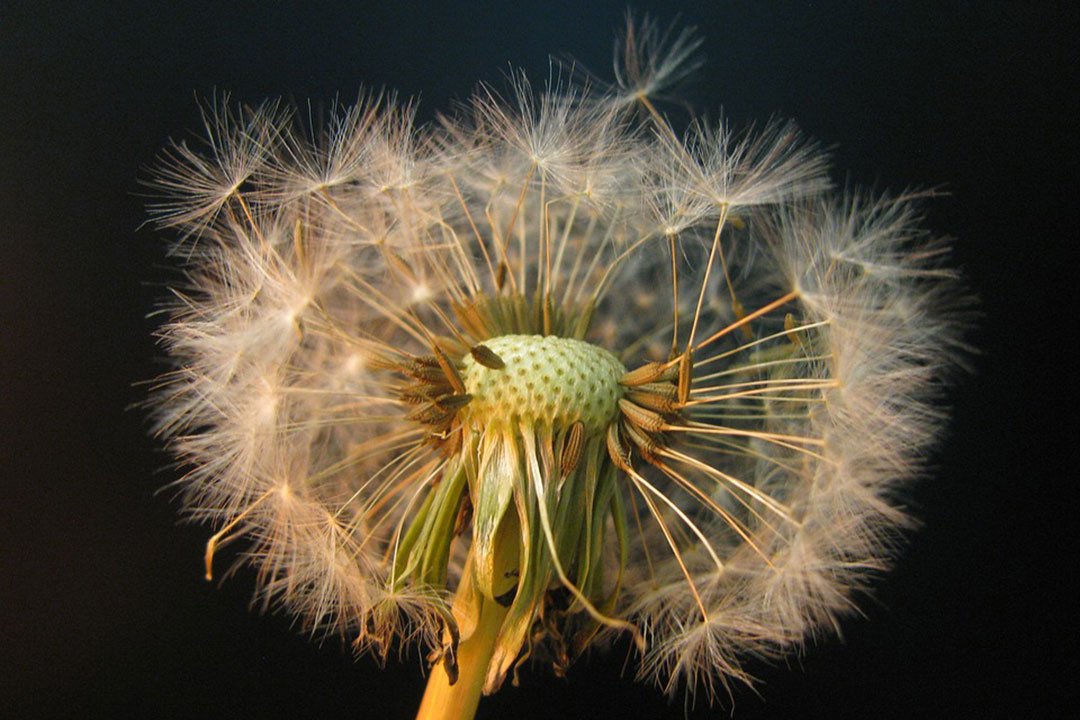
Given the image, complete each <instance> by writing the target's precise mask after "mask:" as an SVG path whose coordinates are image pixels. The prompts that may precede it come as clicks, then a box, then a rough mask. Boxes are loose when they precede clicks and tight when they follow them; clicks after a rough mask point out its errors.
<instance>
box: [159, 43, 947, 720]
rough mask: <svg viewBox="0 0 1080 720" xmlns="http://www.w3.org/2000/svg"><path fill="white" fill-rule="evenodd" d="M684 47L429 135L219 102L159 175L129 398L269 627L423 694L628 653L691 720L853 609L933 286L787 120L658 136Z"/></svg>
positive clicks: (916, 403) (879, 523)
mask: <svg viewBox="0 0 1080 720" xmlns="http://www.w3.org/2000/svg"><path fill="white" fill-rule="evenodd" d="M635 32H636V34H634V33H635ZM697 44H698V43H697V42H696V41H695V40H694V38H693V37H692V36H691V35H688V34H685V33H682V34H672V33H668V34H667V35H665V34H663V33H658V32H657V30H656V29H655V28H654V27H651V26H649V25H648V24H646V25H645V26H644V27H641V28H637V29H636V30H635V31H633V32H632V33H631V34H630V38H629V39H628V42H627V43H626V44H623V45H621V46H620V48H621V49H620V50H619V51H618V52H617V57H618V58H620V62H621V63H623V64H622V65H620V66H619V68H618V69H617V82H616V83H614V84H613V85H612V86H611V87H610V88H609V89H604V88H598V87H596V86H595V85H593V86H589V85H581V84H578V85H575V86H569V85H565V84H560V83H552V84H549V86H548V87H546V88H544V89H543V90H541V91H539V92H534V90H533V89H532V88H531V87H530V86H529V85H528V84H527V82H526V81H525V80H524V79H523V78H521V77H517V78H515V79H513V80H512V82H511V85H512V87H511V89H510V93H509V94H508V95H509V99H504V98H503V97H501V96H500V95H499V94H497V93H496V92H494V91H492V90H489V89H487V88H483V89H482V90H481V91H480V92H479V93H478V94H477V95H476V96H475V97H474V98H473V99H472V101H471V103H469V104H467V105H466V106H464V107H463V108H462V109H461V110H460V111H459V112H458V113H457V114H456V115H455V116H454V117H451V118H446V119H443V120H441V122H440V123H439V124H438V125H436V126H420V127H418V126H417V125H416V124H415V123H414V112H413V109H412V106H410V105H403V104H401V103H398V102H397V101H395V99H394V98H393V97H391V96H388V95H385V94H384V95H379V94H372V95H367V96H365V97H363V98H362V99H361V100H360V101H359V103H358V104H357V105H356V106H355V107H353V108H348V109H342V110H340V111H339V112H338V113H337V114H336V116H335V118H334V119H333V120H332V121H331V122H330V124H329V126H328V127H327V128H326V129H325V130H317V129H316V130H312V129H310V128H308V129H305V128H303V127H302V126H301V124H300V123H298V122H296V121H294V119H293V118H292V117H291V116H290V115H289V113H288V112H287V111H285V110H283V109H282V108H281V106H279V105H276V104H270V105H265V106H263V107H260V108H258V109H248V108H240V109H233V108H231V107H230V106H229V103H228V101H227V100H226V99H221V100H217V101H215V102H214V104H213V105H212V106H211V107H210V108H208V109H207V110H206V112H205V114H204V117H205V123H206V131H207V140H208V142H207V145H206V147H205V148H202V149H193V148H190V147H189V146H188V145H186V144H183V143H180V144H175V145H174V146H173V147H172V149H171V150H169V151H168V152H166V153H165V154H164V156H163V161H162V163H161V164H160V166H159V167H158V169H157V172H156V174H155V176H154V179H153V180H152V183H153V184H154V185H155V186H156V188H157V189H158V190H159V191H161V194H162V195H163V196H164V197H163V199H162V201H161V203H160V204H158V205H157V206H155V208H154V210H155V215H156V219H157V221H158V223H159V224H160V225H161V226H163V227H167V228H171V229H173V230H175V232H176V234H177V236H178V240H177V241H176V242H175V244H174V245H173V250H174V254H175V256H176V257H177V258H178V261H179V262H180V263H181V264H182V265H183V268H184V278H185V279H184V281H183V282H182V283H179V284H177V285H176V286H175V287H174V288H173V296H172V299H171V300H170V301H169V302H168V309H169V312H170V317H171V319H170V320H169V321H168V322H167V323H166V324H165V325H164V326H163V327H162V329H161V333H160V334H161V341H162V344H163V345H164V347H165V348H166V349H167V351H168V353H169V354H170V355H171V357H172V358H173V361H174V364H175V365H174V368H175V369H174V370H172V371H171V372H170V373H168V374H166V375H165V376H163V377H162V378H161V379H160V381H159V383H158V386H157V389H156V394H155V403H154V404H155V408H156V422H157V430H158V431H159V432H160V434H161V435H163V436H164V437H166V438H167V439H168V441H169V443H170V445H171V447H172V449H173V451H174V453H175V454H176V456H177V458H178V459H179V460H180V461H181V462H182V463H183V464H184V465H185V466H186V467H187V468H188V470H187V473H186V474H185V475H184V477H183V478H182V480H180V481H179V485H180V486H181V487H182V489H183V497H184V503H185V506H186V508H187V510H188V512H189V513H190V515H191V517H193V518H195V519H197V520H202V521H206V522H208V523H210V524H212V525H213V526H214V527H215V528H216V530H217V532H216V534H214V535H213V537H212V538H211V539H210V542H209V544H208V548H207V572H208V573H209V572H210V570H211V561H212V560H213V556H214V553H215V550H216V549H218V548H221V547H222V546H224V545H225V544H226V543H228V542H230V541H232V540H234V539H244V540H246V543H247V544H246V550H245V554H244V557H245V559H246V560H248V561H249V562H250V563H251V564H252V565H254V567H255V568H257V570H258V585H259V591H258V592H259V597H260V598H261V600H262V601H263V603H264V604H265V605H266V606H274V607H280V608H283V609H285V610H287V611H289V612H292V613H295V614H296V615H297V616H298V617H299V618H301V619H302V620H303V622H304V623H305V625H306V626H307V627H309V628H310V629H312V630H317V631H330V632H336V633H341V634H342V635H344V636H346V637H348V638H349V639H350V640H351V641H352V642H354V643H355V647H356V648H357V649H358V650H360V651H370V652H373V653H375V654H376V655H377V656H378V657H380V658H383V657H385V656H386V655H387V653H388V652H390V651H391V649H393V648H395V647H397V648H400V647H402V646H407V645H408V644H418V645H420V646H421V647H423V648H425V649H426V651H427V652H429V653H430V655H429V658H430V660H431V662H432V668H433V669H432V673H433V682H436V680H437V677H436V676H438V678H442V679H443V680H442V690H439V691H433V690H431V687H432V686H429V695H430V694H431V693H433V692H434V693H436V694H437V693H438V692H442V693H444V695H447V696H449V695H452V694H453V693H454V692H455V690H454V688H455V687H462V686H465V685H469V686H472V687H474V694H476V695H478V694H479V692H480V690H481V689H482V690H483V691H484V692H486V693H490V692H494V691H495V690H496V689H498V688H499V686H500V685H501V684H502V683H503V682H504V681H505V680H506V678H507V677H508V676H510V677H511V678H513V677H514V676H515V675H516V673H517V669H518V667H519V666H520V665H521V664H522V662H523V661H525V660H526V659H529V658H531V659H534V660H541V661H543V662H544V663H546V664H548V665H549V666H551V667H553V668H554V670H555V671H556V672H562V671H563V670H565V669H566V667H567V666H568V665H569V664H570V663H571V662H572V661H573V660H574V659H575V658H576V657H577V656H579V655H580V654H582V653H583V652H584V651H585V650H586V649H587V648H588V647H590V646H592V645H594V644H596V643H598V642H603V641H604V640H605V639H607V638H610V637H613V636H615V635H617V634H619V633H625V634H628V635H629V636H630V637H632V638H633V639H634V641H635V642H636V643H637V645H638V648H639V649H640V653H641V655H640V657H641V663H640V675H641V676H643V677H651V678H653V679H655V680H656V681H657V682H658V683H659V684H661V685H662V686H664V687H665V688H666V689H668V690H673V689H674V688H676V687H680V686H681V687H686V688H688V689H689V690H690V691H701V692H703V694H704V695H706V696H707V697H708V698H709V699H710V700H711V699H712V697H713V695H714V693H715V691H716V690H717V689H718V688H719V687H721V686H722V685H723V684H725V683H726V682H728V680H730V679H731V678H736V679H740V680H745V679H747V677H748V676H747V675H746V673H745V671H744V670H743V669H742V666H741V665H740V660H741V659H743V658H745V657H746V656H748V655H753V656H758V657H760V656H773V655H776V654H779V653H781V652H785V651H789V650H790V649H792V648H795V647H797V646H799V644H800V643H801V642H803V641H804V639H805V638H807V637H810V636H813V635H815V634H816V633H819V632H820V631H822V630H828V629H829V628H831V627H833V626H835V625H836V623H837V618H838V617H839V616H841V615H842V614H844V613H845V612H847V611H849V610H851V609H852V607H853V604H852V603H853V601H852V596H853V592H854V591H857V590H859V589H860V588H862V587H864V586H865V584H866V582H867V580H868V578H869V577H870V576H871V575H872V574H873V573H874V572H875V571H878V570H880V569H882V568H884V567H885V566H886V565H887V563H888V560H889V557H890V555H891V553H892V552H893V550H894V547H895V544H896V540H897V530H898V529H899V528H903V527H904V526H905V525H906V524H907V523H908V519H907V517H906V515H905V513H904V512H903V510H902V509H901V507H900V506H899V504H898V501H897V490H898V488H900V487H902V486H903V484H904V482H905V481H906V480H908V479H910V478H912V477H913V476H914V475H916V474H918V473H919V472H920V470H921V468H922V467H923V460H924V458H925V456H926V453H927V449H928V447H929V446H930V444H931V443H932V442H933V440H934V437H935V434H936V433H937V432H938V430H939V428H940V426H941V424H942V421H943V417H942V411H941V410H940V409H939V407H938V406H937V405H936V404H935V402H934V401H935V396H936V394H937V391H938V389H939V388H940V387H941V382H940V380H941V377H942V372H943V370H944V369H945V368H946V366H947V365H948V364H949V363H950V357H951V356H952V355H953V354H954V353H955V351H956V349H957V347H958V336H959V321H958V318H959V315H958V314H957V313H956V311H955V308H956V307H958V304H957V302H958V298H959V295H958V292H959V290H958V282H957V280H956V278H955V275H954V273H953V272H952V271H950V270H949V269H947V267H945V266H944V264H943V263H944V261H945V255H946V251H947V247H946V245H945V244H943V243H942V242H940V241H938V240H935V239H933V238H932V237H930V236H928V235H927V234H925V233H924V232H923V231H921V230H919V229H918V220H919V218H918V212H917V209H916V206H915V201H914V199H912V198H906V197H871V196H869V195H865V194H861V193H855V192H846V193H837V192H835V191H833V190H831V188H830V185H829V182H828V180H827V178H826V171H827V165H826V161H825V158H824V156H823V154H822V153H821V151H820V150H819V149H818V148H817V147H816V146H815V145H814V144H812V143H810V142H807V141H806V140H804V139H803V138H802V137H801V136H800V134H799V133H798V132H797V130H796V129H795V128H794V127H792V126H791V125H783V124H772V125H769V126H768V127H766V128H764V129H763V130H761V131H759V132H757V133H752V134H751V133H748V134H743V135H738V134H733V133H732V132H731V131H730V130H729V129H728V128H727V127H726V126H724V125H708V124H705V123H702V122H697V123H694V124H692V125H691V127H690V129H689V130H688V131H687V133H686V134H685V136H683V137H679V136H678V135H677V134H676V133H675V131H674V130H673V128H672V127H671V125H669V124H668V123H667V122H666V120H665V119H664V118H663V116H662V115H661V114H660V113H659V112H658V111H657V110H656V108H655V106H654V104H653V102H652V101H651V100H650V98H653V97H655V96H656V94H657V93H658V92H659V91H662V90H663V89H665V87H667V85H668V83H669V82H671V81H673V80H677V79H679V78H681V77H682V76H683V75H684V74H685V72H686V69H687V67H688V63H690V64H692V63H693V54H692V51H693V50H694V49H695V48H696V46H697ZM466 675H468V679H465V676H466ZM436 684H437V683H436ZM431 702H432V703H434V702H435V701H431ZM472 702H473V705H472V707H473V708H475V701H472ZM425 704H426V705H427V704H428V702H427V701H425ZM466 705H467V703H466ZM433 712H434V711H431V710H430V707H429V714H428V716H429V717H434V716H435V715H434V714H432V713H433ZM449 712H450V711H448V710H444V711H443V713H444V715H446V714H447V713H449ZM460 712H461V713H464V714H468V712H470V711H468V710H461V711H460ZM447 716H448V715H447Z"/></svg>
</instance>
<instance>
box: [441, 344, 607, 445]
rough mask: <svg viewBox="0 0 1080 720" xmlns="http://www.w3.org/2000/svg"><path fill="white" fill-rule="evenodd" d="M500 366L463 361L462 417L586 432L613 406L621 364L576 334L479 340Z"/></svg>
mask: <svg viewBox="0 0 1080 720" xmlns="http://www.w3.org/2000/svg"><path fill="white" fill-rule="evenodd" d="M484 345H486V346H487V347H488V348H489V349H490V350H491V351H492V352H494V353H495V354H496V355H498V356H499V357H500V358H501V359H502V361H503V362H504V363H505V366H504V367H503V368H501V369H498V370H495V369H492V368H489V367H485V366H484V365H481V364H480V363H478V362H476V360H475V359H473V357H472V356H471V355H468V356H466V357H465V358H464V360H463V361H462V367H463V370H462V373H461V376H462V379H463V380H464V381H465V392H467V393H469V394H471V395H472V396H473V399H472V402H470V403H469V405H468V407H467V408H466V409H465V410H464V420H465V422H466V423H467V424H469V425H471V426H472V427H475V428H478V429H480V428H486V427H492V426H511V425H516V424H517V423H519V422H521V421H524V422H526V423H529V424H532V425H549V426H552V427H554V428H556V429H559V428H569V427H570V426H571V425H573V424H574V423H575V422H577V421H579V420H580V421H581V423H582V424H583V425H584V426H585V432H587V433H589V434H593V433H597V432H600V431H601V430H603V429H604V428H606V427H607V425H608V424H609V423H610V422H611V420H612V419H613V418H614V417H615V414H616V412H617V411H618V405H617V403H618V401H619V398H621V397H622V396H623V393H624V390H623V387H622V386H621V385H619V378H620V377H622V376H623V375H624V374H625V373H626V368H625V367H623V364H622V363H620V362H619V361H618V359H616V357H615V356H614V355H612V354H611V353H609V352H608V351H607V350H604V349H603V348H600V347H597V346H596V345H592V344H590V343H587V342H583V341H581V340H572V339H569V338H560V337H551V336H548V337H544V336H540V335H503V336H501V337H496V338H491V339H489V340H485V341H484Z"/></svg>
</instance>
